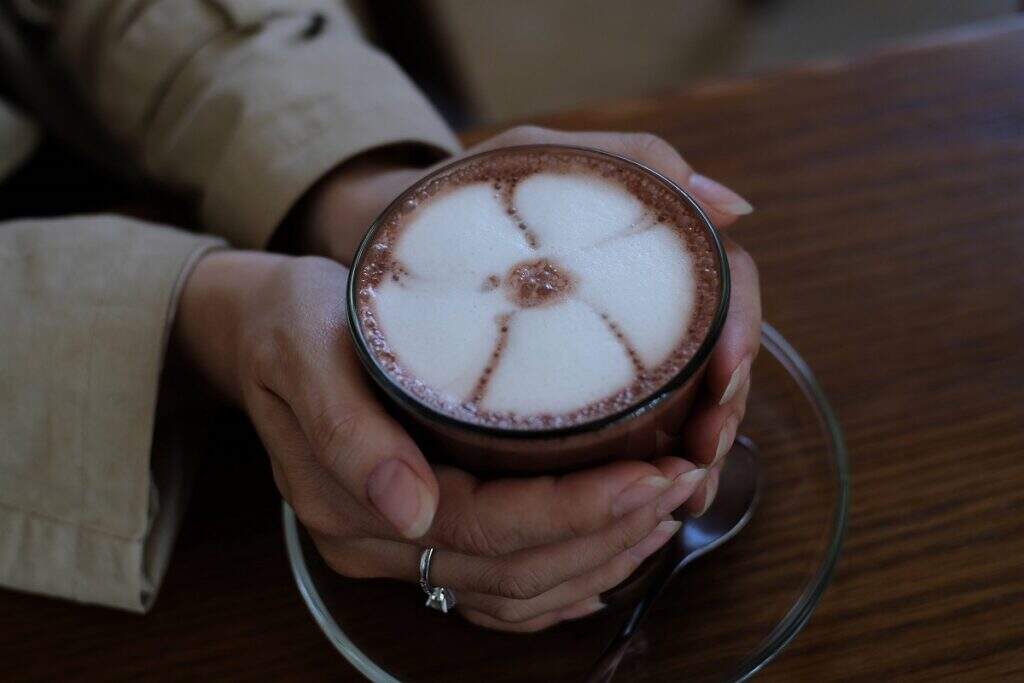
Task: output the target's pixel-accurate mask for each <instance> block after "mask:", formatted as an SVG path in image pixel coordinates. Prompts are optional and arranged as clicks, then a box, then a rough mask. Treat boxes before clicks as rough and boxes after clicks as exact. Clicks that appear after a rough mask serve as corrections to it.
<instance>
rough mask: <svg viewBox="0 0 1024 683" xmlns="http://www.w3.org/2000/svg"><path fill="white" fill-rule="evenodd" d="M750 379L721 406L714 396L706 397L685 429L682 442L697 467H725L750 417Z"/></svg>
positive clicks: (696, 408) (692, 414) (694, 411)
mask: <svg viewBox="0 0 1024 683" xmlns="http://www.w3.org/2000/svg"><path fill="white" fill-rule="evenodd" d="M749 393H750V377H749V376H748V377H747V378H746V379H745V380H744V382H743V384H742V385H741V386H740V388H739V389H738V390H737V391H736V393H735V395H734V396H733V397H732V399H731V400H730V401H729V402H728V403H726V404H725V405H719V404H718V403H717V402H716V401H715V400H714V397H713V396H710V395H705V396H704V397H703V398H702V399H701V400H700V403H699V404H698V405H697V406H696V407H695V408H694V410H693V412H692V413H691V414H690V417H689V419H688V420H687V422H686V424H685V425H683V431H682V435H681V440H682V442H683V445H684V447H685V449H686V454H687V456H689V457H690V458H691V459H692V460H693V461H694V462H695V463H699V464H702V465H706V466H709V467H714V466H715V465H719V464H721V462H722V460H723V459H724V458H725V456H726V454H727V453H728V452H729V450H730V449H731V448H732V445H733V442H734V441H735V440H736V433H737V431H738V430H739V426H740V423H741V422H742V421H743V417H744V415H745V414H746V409H747V395H748V394H749Z"/></svg>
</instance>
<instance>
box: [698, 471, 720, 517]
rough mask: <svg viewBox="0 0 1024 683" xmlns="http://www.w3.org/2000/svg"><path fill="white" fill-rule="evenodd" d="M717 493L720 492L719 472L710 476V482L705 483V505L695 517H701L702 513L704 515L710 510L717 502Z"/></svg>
mask: <svg viewBox="0 0 1024 683" xmlns="http://www.w3.org/2000/svg"><path fill="white" fill-rule="evenodd" d="M716 493H718V475H717V474H715V475H714V476H711V477H708V483H707V484H705V486H704V507H703V508H701V511H700V512H698V513H697V514H695V515H694V517H700V516H701V515H703V514H704V513H705V512H707V511H708V508H710V507H711V504H712V503H713V502H715V494H716Z"/></svg>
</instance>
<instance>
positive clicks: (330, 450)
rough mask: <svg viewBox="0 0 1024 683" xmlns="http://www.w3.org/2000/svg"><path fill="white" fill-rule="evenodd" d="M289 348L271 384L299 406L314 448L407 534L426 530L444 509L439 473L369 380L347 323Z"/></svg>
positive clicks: (348, 487)
mask: <svg viewBox="0 0 1024 683" xmlns="http://www.w3.org/2000/svg"><path fill="white" fill-rule="evenodd" d="M310 336H313V335H310ZM286 355H288V356H289V357H287V358H285V359H283V360H282V363H281V365H282V367H283V368H285V371H283V372H279V373H278V375H277V376H276V377H275V378H274V379H273V386H271V387H270V389H272V390H273V391H274V393H276V394H277V395H279V396H280V397H281V398H282V399H284V400H285V401H286V402H287V403H288V405H289V406H290V407H291V408H292V410H293V411H294V413H295V416H296V417H297V418H298V422H299V425H300V426H301V429H302V433H303V434H304V435H305V437H306V439H307V441H308V443H309V445H310V447H311V448H312V452H313V455H314V456H315V457H316V458H317V460H318V461H319V462H320V463H321V464H322V465H323V466H324V468H325V470H326V471H327V472H329V473H330V475H331V476H332V477H333V478H334V480H335V481H337V482H338V483H339V484H340V485H341V486H342V488H343V489H344V490H345V491H347V492H348V494H349V495H350V496H351V497H352V498H353V499H355V500H357V501H359V502H360V503H361V504H362V506H363V508H364V509H365V510H367V511H370V512H371V513H373V514H374V515H375V516H377V517H379V518H380V519H382V520H384V521H385V522H387V523H388V525H389V526H390V527H391V528H392V529H394V530H397V532H398V533H400V534H401V535H402V536H404V537H406V538H418V537H420V536H422V535H423V534H424V533H426V531H427V529H429V528H430V524H431V522H432V520H433V518H434V512H435V510H436V508H437V498H438V487H437V481H436V479H435V478H434V473H433V471H432V470H431V468H430V466H429V465H428V464H427V462H426V460H425V459H424V457H423V454H422V453H421V452H420V450H419V449H418V448H417V447H416V444H415V443H414V442H413V441H412V439H411V438H410V437H409V435H408V434H406V432H405V431H404V430H403V429H402V428H401V426H399V424H398V423H397V422H396V421H395V420H394V419H393V418H392V417H390V416H389V415H387V413H385V412H384V409H383V408H382V407H381V405H380V403H379V401H378V400H377V398H376V397H375V396H374V395H373V393H372V391H371V389H370V387H369V386H368V385H367V384H366V380H365V379H364V378H363V375H362V369H361V368H360V366H359V362H358V359H357V358H356V355H355V352H354V351H353V349H352V342H351V339H349V338H348V335H347V333H346V331H345V330H344V328H337V329H331V330H328V331H327V333H326V334H324V333H323V332H320V333H319V334H318V335H317V341H316V342H314V343H312V344H307V345H304V346H303V348H299V349H295V350H291V351H290V353H289V351H288V350H286Z"/></svg>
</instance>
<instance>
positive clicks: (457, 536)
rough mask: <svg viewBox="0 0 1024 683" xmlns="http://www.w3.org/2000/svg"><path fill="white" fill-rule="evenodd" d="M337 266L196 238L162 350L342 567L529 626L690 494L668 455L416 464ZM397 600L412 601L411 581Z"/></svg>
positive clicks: (605, 578) (693, 493) (480, 618)
mask: <svg viewBox="0 0 1024 683" xmlns="http://www.w3.org/2000/svg"><path fill="white" fill-rule="evenodd" d="M346 278H347V271H346V269H345V268H344V267H342V266H340V265H338V264H337V263H335V262H333V261H329V260H326V259H320V258H288V257H283V256H274V255H270V254H262V253H255V252H234V251H223V252H214V253H211V254H208V255H207V256H205V257H204V258H202V259H201V260H200V262H199V263H198V264H197V265H196V267H195V269H194V270H193V272H192V274H191V275H190V277H189V278H188V280H187V282H186V284H185V288H184V290H183V293H182V297H181V301H180V304H179V307H178V312H177V317H176V321H175V329H174V335H173V344H174V347H175V350H176V351H177V352H179V353H181V354H183V355H184V356H185V357H186V358H187V359H189V360H190V361H191V362H192V363H193V364H194V365H195V366H196V367H197V368H198V369H199V370H200V372H201V373H202V374H203V375H204V376H205V377H206V378H207V379H208V380H209V381H210V382H212V383H213V384H214V385H215V386H216V387H217V388H219V390H220V391H221V392H223V393H224V394H225V395H226V396H228V397H230V398H231V399H232V400H233V401H235V402H236V403H237V404H238V405H240V406H241V407H242V408H243V409H244V410H245V411H246V412H247V413H248V415H249V416H250V418H251V419H252V422H253V424H254V425H255V427H256V430H257V432H258V433H259V435H260V438H261V439H262V441H263V444H264V445H265V447H266V449H267V452H268V454H269V456H270V463H271V467H272V469H273V474H274V480H275V482H276V483H277V486H278V488H279V489H280V491H281V495H282V496H284V498H285V499H286V500H287V501H288V502H289V504H290V505H291V506H292V508H293V509H294V510H295V513H296V515H297V516H298V517H299V519H300V520H301V521H302V523H303V525H304V526H305V527H306V528H307V529H308V530H309V532H310V534H311V536H312V538H313V540H314V542H315V543H316V545H317V548H318V549H319V550H320V553H321V554H322V555H323V556H324V559H325V560H326V561H327V563H328V564H329V565H330V566H331V567H332V568H334V569H335V570H336V571H338V572H339V573H341V574H344V575H346V576H350V577H389V578H396V579H403V580H408V581H416V580H417V579H418V559H419V555H420V552H421V550H422V549H423V548H424V547H427V546H433V547H435V548H437V552H436V553H435V555H434V560H433V565H432V569H431V581H432V582H433V583H434V584H436V585H441V586H446V587H449V588H451V589H453V590H454V591H455V592H456V594H457V596H458V599H459V602H460V610H462V612H463V614H464V615H465V616H466V617H467V618H469V619H470V620H471V621H474V622H476V623H478V624H481V625H484V626H488V627H492V628H500V629H506V630H517V631H524V630H537V629H540V628H545V627H547V626H550V625H552V624H555V623H557V622H558V621H561V620H563V619H568V618H574V617H579V616H584V615H585V614H589V613H591V612H593V611H596V610H597V609H600V608H601V606H602V605H601V602H600V598H599V596H600V594H601V593H602V592H605V591H608V590H610V589H611V588H613V587H615V586H616V585H618V584H619V583H620V582H621V581H623V580H624V579H625V578H627V577H628V576H629V575H630V574H631V573H632V571H633V570H634V569H635V568H636V567H637V566H638V565H639V564H640V562H641V561H643V559H644V558H646V557H648V556H649V555H651V554H652V553H653V552H654V551H656V550H657V549H658V548H660V547H661V546H662V545H664V544H665V542H666V541H667V540H668V539H669V538H670V536H671V535H672V533H673V532H674V531H675V529H676V528H678V524H677V523H676V522H672V521H670V514H671V513H672V511H673V510H675V509H676V508H677V507H679V506H680V505H682V504H684V503H685V504H686V505H687V508H688V509H690V510H691V511H699V510H701V509H702V508H703V503H704V501H703V496H704V487H702V486H700V484H701V482H702V481H703V478H704V476H705V474H706V472H705V470H703V469H697V468H696V467H695V466H694V465H692V464H690V463H689V462H687V461H685V460H682V459H680V458H673V457H670V458H663V459H661V460H659V461H656V462H654V463H645V462H634V461H630V462H617V463H612V464H609V465H605V466H602V467H598V468H594V469H590V470H585V471H580V472H576V473H572V474H568V475H565V476H560V477H555V476H542V477H533V478H515V479H499V480H488V481H481V480H478V479H477V478H475V477H474V476H472V475H470V474H469V473H467V472H464V471H461V470H459V469H456V468H453V467H448V466H433V467H432V466H431V465H430V464H429V463H428V462H427V461H426V459H425V458H424V457H423V454H422V453H421V452H420V450H419V449H418V448H417V446H416V444H415V443H414V442H413V441H412V439H411V438H410V437H409V436H408V434H406V432H405V431H404V430H403V429H402V427H401V426H400V425H399V424H398V423H397V422H395V420H394V419H393V418H391V417H390V416H389V415H388V414H387V412H386V411H385V410H384V408H383V406H381V405H380V404H379V403H378V401H377V399H376V397H375V395H374V393H373V391H372V390H371V387H370V386H369V384H368V381H367V378H366V377H365V375H364V373H363V370H362V367H361V366H360V363H359V360H358V358H357V357H356V354H355V352H354V349H353V347H352V341H351V335H350V333H349V330H348V329H347V326H348V319H347V315H346V309H345V305H346V304H345V288H346ZM410 599H413V598H412V596H410Z"/></svg>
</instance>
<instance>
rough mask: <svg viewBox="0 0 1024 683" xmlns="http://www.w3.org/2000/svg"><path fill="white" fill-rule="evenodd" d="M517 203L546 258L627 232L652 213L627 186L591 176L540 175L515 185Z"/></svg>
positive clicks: (514, 200)
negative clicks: (647, 210) (546, 255)
mask: <svg viewBox="0 0 1024 683" xmlns="http://www.w3.org/2000/svg"><path fill="white" fill-rule="evenodd" d="M512 204H513V206H515V209H516V211H517V212H518V214H519V216H520V217H521V218H522V220H523V222H524V223H525V224H526V226H527V227H528V228H529V230H530V231H531V232H532V233H533V234H534V235H535V236H536V238H537V248H538V250H539V251H540V252H541V253H545V254H554V253H561V252H565V251H570V250H576V249H582V248H585V247H588V246H590V245H593V244H596V243H598V242H600V241H601V240H605V239H608V238H609V237H612V236H614V235H617V234H619V233H623V232H626V231H627V230H629V229H630V227H632V226H634V225H636V224H637V223H638V222H639V221H641V220H643V218H644V216H645V215H646V213H647V212H646V209H645V207H644V205H643V204H642V203H641V202H640V201H639V200H638V199H637V198H636V197H634V196H633V195H632V194H630V193H629V191H628V190H627V189H626V188H625V187H623V186H622V185H619V184H618V183H613V182H611V181H609V180H605V179H603V178H601V177H599V176H597V175H591V174H587V175H563V174H558V173H536V174H534V175H531V176H529V177H527V178H525V179H523V180H522V181H521V182H520V183H519V184H518V185H517V186H516V189H515V192H514V194H513V196H512Z"/></svg>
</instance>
